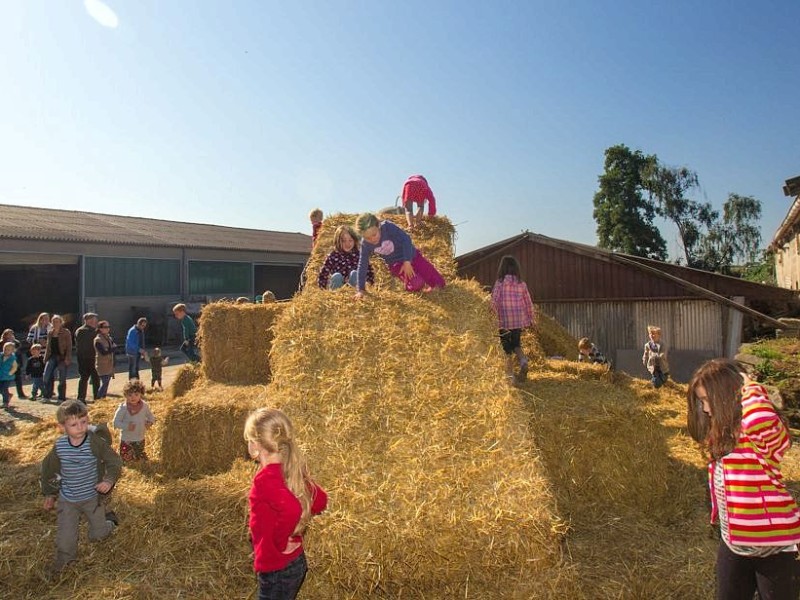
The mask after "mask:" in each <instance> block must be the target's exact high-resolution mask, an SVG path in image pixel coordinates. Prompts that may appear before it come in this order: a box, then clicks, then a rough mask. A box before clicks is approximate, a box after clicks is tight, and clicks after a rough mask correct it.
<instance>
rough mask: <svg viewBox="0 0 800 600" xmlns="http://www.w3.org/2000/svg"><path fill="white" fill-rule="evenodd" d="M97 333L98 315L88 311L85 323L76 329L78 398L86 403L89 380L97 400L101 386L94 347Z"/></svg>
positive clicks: (84, 318)
mask: <svg viewBox="0 0 800 600" xmlns="http://www.w3.org/2000/svg"><path fill="white" fill-rule="evenodd" d="M96 335H97V315H96V314H95V313H86V314H85V315H83V325H81V326H80V327H78V329H76V330H75V348H76V349H77V355H78V374H79V375H80V379H78V400H80V401H81V402H83V403H84V404H86V388H87V387H88V384H89V380H91V381H92V398H93V399H94V400H97V390H98V388H99V387H100V377H99V375H98V374H97V369H96V367H95V357H96V355H97V353H96V352H95V349H94V338H95V336H96Z"/></svg>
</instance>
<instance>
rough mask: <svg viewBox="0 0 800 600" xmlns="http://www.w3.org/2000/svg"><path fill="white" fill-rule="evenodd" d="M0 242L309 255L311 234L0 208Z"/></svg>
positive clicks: (33, 208)
mask: <svg viewBox="0 0 800 600" xmlns="http://www.w3.org/2000/svg"><path fill="white" fill-rule="evenodd" d="M0 223H1V224H2V226H0V238H6V239H23V240H42V241H58V242H84V243H87V242H88V243H101V244H119V245H132V246H166V247H179V248H223V249H226V250H247V251H252V250H262V251H269V252H287V253H293V254H308V253H309V252H310V249H311V236H309V235H306V234H303V233H288V232H282V231H263V230H259V229H242V228H238V227H225V226H222V225H205V224H201V223H183V222H179V221H163V220H159V219H144V218H139V217H123V216H118V215H105V214H98V213H90V212H81V211H71V210H57V209H51V208H38V207H32V206H15V205H8V204H0Z"/></svg>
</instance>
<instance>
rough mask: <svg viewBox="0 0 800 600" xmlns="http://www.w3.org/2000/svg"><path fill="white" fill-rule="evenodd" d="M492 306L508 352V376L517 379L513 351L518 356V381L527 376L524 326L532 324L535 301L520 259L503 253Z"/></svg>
mask: <svg viewBox="0 0 800 600" xmlns="http://www.w3.org/2000/svg"><path fill="white" fill-rule="evenodd" d="M492 307H493V308H494V310H495V312H496V313H497V319H498V322H499V325H500V344H501V345H502V346H503V351H504V352H505V353H506V377H508V379H510V380H512V381H513V379H514V355H515V354H516V356H517V359H518V360H519V375H518V376H517V378H518V381H520V382H522V381H525V379H527V377H528V357H527V356H525V353H524V352H523V351H522V329H523V328H524V327H530V326H531V325H532V324H533V302H531V296H530V293H529V292H528V286H527V285H526V284H525V282H524V281H522V279H521V277H520V268H519V263H518V262H517V259H516V258H514V257H513V256H508V255H507V256H504V257H503V258H501V259H500V266H499V267H498V269H497V281H495V282H494V287H493V288H492Z"/></svg>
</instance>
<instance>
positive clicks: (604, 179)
mask: <svg viewBox="0 0 800 600" xmlns="http://www.w3.org/2000/svg"><path fill="white" fill-rule="evenodd" d="M605 157H606V158H605V168H604V172H603V174H602V175H600V177H599V178H598V179H599V182H600V189H599V190H598V191H597V193H596V194H595V195H594V213H593V214H594V219H595V221H596V222H597V236H598V238H599V243H598V245H599V246H600V247H601V248H607V249H609V250H615V251H619V252H625V253H626V254H633V255H634V256H643V257H645V258H654V259H657V260H665V259H666V257H667V244H666V242H665V241H664V238H663V237H661V233H660V232H659V231H658V228H657V227H656V226H655V225H653V219H654V218H655V216H656V210H655V207H654V205H653V203H652V202H651V201H649V200H648V199H647V198H645V197H644V194H643V192H644V191H645V185H644V179H643V174H644V173H646V172H647V170H648V169H652V168H653V165H657V164H658V158H657V157H656V156H655V155H650V156H645V155H644V154H643V153H642V151H641V150H636V151H635V152H633V151H631V150H630V148H628V147H627V146H625V145H624V144H618V145H616V146H611V147H610V148H607V149H606V151H605Z"/></svg>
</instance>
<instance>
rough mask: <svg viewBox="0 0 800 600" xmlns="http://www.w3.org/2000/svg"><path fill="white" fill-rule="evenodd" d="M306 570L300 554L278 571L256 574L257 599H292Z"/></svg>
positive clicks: (304, 559) (306, 566)
mask: <svg viewBox="0 0 800 600" xmlns="http://www.w3.org/2000/svg"><path fill="white" fill-rule="evenodd" d="M307 572H308V563H307V562H306V555H305V554H301V555H300V556H298V557H297V558H295V559H294V560H293V561H292V562H290V563H289V564H288V565H286V567H284V568H283V569H281V570H280V571H271V572H269V573H259V574H258V600H294V598H296V597H297V592H299V591H300V586H302V585H303V580H304V579H305V578H306V573H307Z"/></svg>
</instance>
